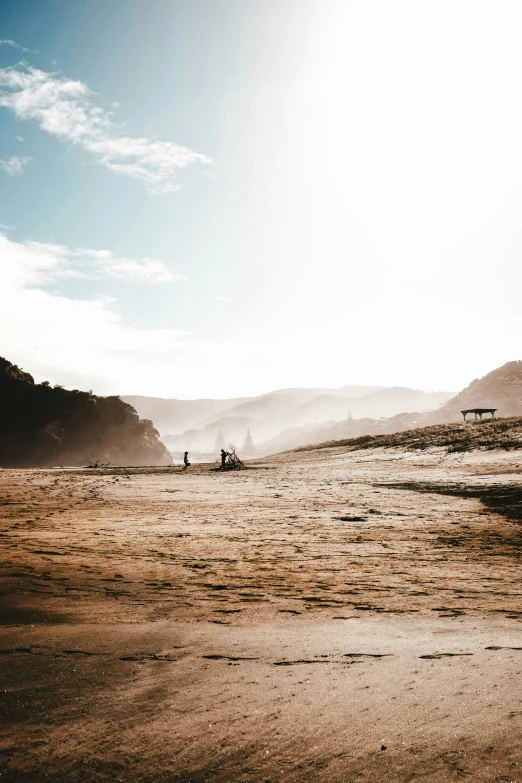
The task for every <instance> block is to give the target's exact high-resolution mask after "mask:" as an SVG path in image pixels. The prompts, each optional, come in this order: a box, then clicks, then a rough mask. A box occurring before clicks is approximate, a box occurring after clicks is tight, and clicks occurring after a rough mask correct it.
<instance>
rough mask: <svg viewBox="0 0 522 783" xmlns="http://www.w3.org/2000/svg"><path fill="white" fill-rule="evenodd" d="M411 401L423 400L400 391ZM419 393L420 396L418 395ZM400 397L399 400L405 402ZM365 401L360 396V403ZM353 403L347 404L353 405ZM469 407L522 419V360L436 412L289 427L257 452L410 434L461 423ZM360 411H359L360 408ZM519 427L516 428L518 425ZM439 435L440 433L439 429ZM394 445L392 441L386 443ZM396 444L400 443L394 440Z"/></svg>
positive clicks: (480, 381) (475, 383) (383, 395)
mask: <svg viewBox="0 0 522 783" xmlns="http://www.w3.org/2000/svg"><path fill="white" fill-rule="evenodd" d="M402 391H404V392H405V393H406V395H405V396H407V393H408V392H411V393H412V394H411V395H410V400H412V401H413V400H415V399H416V400H420V401H421V402H422V401H423V398H422V397H417V396H416V395H418V394H419V392H414V391H413V390H411V389H409V390H408V389H406V390H401V392H402ZM394 392H395V389H384V390H383V391H381V392H378V393H376V394H375V395H369V396H373V397H376V398H380V399H382V398H386V397H387V396H388V394H389V393H392V394H391V396H392V398H393V393H394ZM420 394H423V393H422V392H420ZM405 396H403V395H402V394H400V395H398V398H399V399H400V400H401V401H402V400H403V399H405ZM366 400H367V398H366V397H363V398H362V401H363V402H364V401H366ZM354 403H355V401H350V404H351V405H353V406H354V409H355V404H354ZM468 408H497V413H496V414H495V415H496V416H497V417H499V418H500V417H502V418H504V417H513V416H515V417H517V416H522V361H514V362H508V363H507V364H504V365H503V366H502V367H498V368H497V369H496V370H493V371H492V372H490V373H488V374H487V375H485V376H484V377H483V378H478V379H476V380H474V381H472V382H471V383H470V384H469V386H467V387H466V388H465V389H463V390H462V391H461V392H459V394H457V395H455V396H453V397H451V399H449V400H447V402H446V403H445V404H444V405H442V406H441V407H440V408H439V409H438V410H434V411H429V412H423V411H422V410H421V409H420V408H419V409H418V411H417V412H404V413H399V414H396V415H394V416H388V417H386V418H379V419H375V418H371V417H369V416H368V417H365V418H356V419H348V420H346V421H341V422H334V421H331V422H325V423H323V424H319V425H314V426H310V425H308V426H304V427H295V428H289V429H287V430H285V431H283V432H281V433H279V434H278V435H277V436H276V437H274V438H271V439H269V440H267V441H265V442H264V443H261V444H259V447H258V448H259V452H260V453H263V454H273V453H276V452H278V451H284V450H288V449H295V448H300V447H304V446H307V445H313V444H317V443H325V442H326V443H329V442H338V441H343V442H344V441H348V440H350V439H354V438H360V437H367V436H371V437H372V438H387V437H388V436H391V435H392V434H394V433H395V434H397V433H402V432H406V431H413V428H415V427H423V428H424V427H428V426H430V425H437V424H449V423H451V422H459V421H462V413H461V410H466V409H468ZM359 410H360V409H359ZM517 426H518V425H517ZM441 432H442V430H441ZM389 442H390V443H391V442H394V441H393V439H392V440H390V441H389ZM397 442H398V443H399V442H401V443H402V441H397Z"/></svg>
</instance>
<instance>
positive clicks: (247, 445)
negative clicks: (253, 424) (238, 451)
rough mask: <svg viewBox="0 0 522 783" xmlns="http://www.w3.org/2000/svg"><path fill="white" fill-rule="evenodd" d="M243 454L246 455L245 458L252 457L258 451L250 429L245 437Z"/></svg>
mask: <svg viewBox="0 0 522 783" xmlns="http://www.w3.org/2000/svg"><path fill="white" fill-rule="evenodd" d="M242 453H243V454H244V455H245V457H251V456H252V455H253V454H255V453H256V449H255V446H254V441H253V440H252V434H251V432H250V429H248V430H247V433H246V436H245V442H244V443H243V448H242Z"/></svg>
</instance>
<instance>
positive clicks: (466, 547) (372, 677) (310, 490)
mask: <svg viewBox="0 0 522 783" xmlns="http://www.w3.org/2000/svg"><path fill="white" fill-rule="evenodd" d="M521 463H522V457H521V456H520V454H518V453H517V452H516V451H515V452H494V451H492V452H471V453H466V454H458V453H457V454H446V453H445V451H444V450H442V449H432V450H428V451H426V452H422V453H414V452H404V451H398V450H393V449H388V450H384V449H382V450H379V449H373V450H368V451H358V452H346V450H343V449H342V448H331V449H326V450H321V451H313V450H311V451H305V452H301V453H291V454H286V455H280V456H278V457H274V458H269V459H267V460H258V461H253V462H251V463H249V468H248V470H245V471H240V472H235V473H221V472H220V471H218V470H216V469H215V465H198V466H194V467H191V468H190V469H189V470H187V471H186V472H183V471H182V470H181V469H180V468H178V467H176V468H158V469H154V468H139V469H134V468H128V469H125V468H118V469H107V470H88V469H86V470H79V469H69V470H68V469H52V470H3V471H0V498H1V500H0V502H1V506H0V508H1V524H0V540H1V552H2V556H1V564H0V565H1V570H0V590H1V594H0V622H1V626H0V634H1V640H0V653H1V655H0V669H1V673H0V677H1V682H0V711H1V715H2V724H3V727H4V728H3V731H2V735H1V736H2V738H1V739H0V772H1V780H2V781H35V782H36V781H44V780H45V781H49V780H53V781H60V782H61V781H71V782H73V781H74V782H76V781H146V782H148V781H150V782H152V781H184V782H186V783H188V782H189V781H191V782H193V783H200V782H201V781H216V782H217V781H220V782H223V783H232V782H234V783H235V782H236V781H237V782H238V783H243V782H245V783H246V781H251V782H252V783H261V782H262V783H268V782H269V781H270V783H275V782H276V781H288V783H294V782H296V783H297V782H298V781H329V782H330V781H331V782H332V783H352V781H353V783H355V781H357V782H358V783H359V781H361V782H362V781H390V782H391V781H397V783H398V782H399V781H401V782H402V781H410V780H423V781H424V780H425V781H430V782H431V781H433V783H435V782H436V781H450V780H456V779H457V778H460V777H463V778H465V779H468V780H470V781H491V782H492V781H522V771H521V768H522V740H521V734H522V691H521V688H520V677H521V672H522V584H521V568H520V554H521V552H522V530H521V528H520V524H519V523H518V521H517V519H516V518H514V512H513V505H511V506H510V507H509V508H507V507H506V508H505V507H504V506H503V505H502V502H500V501H499V502H498V503H496V504H493V505H492V504H491V503H486V502H484V500H483V499H481V494H480V493H481V492H482V491H483V490H487V489H488V488H498V487H500V488H507V490H510V488H511V489H519V488H520V470H521ZM470 493H471V494H470ZM473 493H475V494H473Z"/></svg>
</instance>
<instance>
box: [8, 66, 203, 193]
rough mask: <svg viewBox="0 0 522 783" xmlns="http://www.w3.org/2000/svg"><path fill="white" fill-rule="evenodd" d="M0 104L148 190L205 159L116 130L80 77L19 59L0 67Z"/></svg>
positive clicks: (170, 184) (172, 185)
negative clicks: (66, 76) (36, 123)
mask: <svg viewBox="0 0 522 783" xmlns="http://www.w3.org/2000/svg"><path fill="white" fill-rule="evenodd" d="M0 106H4V107H6V108H9V109H11V110H12V111H13V112H14V113H15V115H16V116H17V117H18V118H19V119H23V120H30V119H32V120H36V121H37V122H38V123H39V125H40V127H41V128H42V129H43V130H45V131H46V132H47V133H50V134H52V135H54V136H58V137H59V138H61V139H63V140H65V141H68V142H71V143H72V144H75V145H78V146H80V147H82V148H83V149H85V150H87V152H90V153H92V154H93V155H94V156H95V157H96V159H97V160H98V162H99V163H100V164H101V165H103V166H105V167H106V168H108V169H109V170H110V171H113V172H114V173H116V174H123V175H125V176H128V177H132V178H134V179H138V180H140V181H141V182H142V183H143V184H144V185H145V187H146V188H147V190H148V191H149V192H150V193H153V194H158V193H171V192H173V191H175V190H178V189H179V184H178V182H177V179H176V175H177V173H178V170H179V169H184V168H186V167H187V166H190V165H191V164H193V163H208V162H209V159H208V158H207V157H205V155H201V154H199V153H197V152H193V151H192V150H191V149H188V148H187V147H181V146H179V145H178V144H174V143H173V142H170V141H151V140H149V139H146V138H133V137H131V136H124V135H121V133H120V132H119V131H120V129H119V128H118V126H117V125H116V124H115V123H114V122H113V121H112V120H111V118H110V115H109V113H107V112H106V111H104V109H102V108H101V107H100V106H97V105H96V103H95V102H94V100H93V94H92V93H91V91H90V90H89V88H88V87H87V86H86V85H85V84H83V82H80V81H73V80H70V79H66V78H64V77H62V76H60V75H59V74H58V73H46V72H44V71H40V70H38V69H36V68H33V67H31V66H27V65H25V64H23V63H20V64H18V65H16V66H12V67H10V68H0Z"/></svg>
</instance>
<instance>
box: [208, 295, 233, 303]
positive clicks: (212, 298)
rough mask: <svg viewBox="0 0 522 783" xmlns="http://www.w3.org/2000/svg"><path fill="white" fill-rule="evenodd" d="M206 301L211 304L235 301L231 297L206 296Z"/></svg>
mask: <svg viewBox="0 0 522 783" xmlns="http://www.w3.org/2000/svg"><path fill="white" fill-rule="evenodd" d="M207 299H209V300H210V301H211V302H235V301H236V300H235V299H232V297H231V296H208V297H207Z"/></svg>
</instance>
